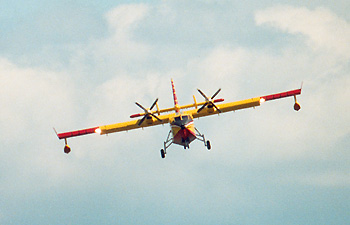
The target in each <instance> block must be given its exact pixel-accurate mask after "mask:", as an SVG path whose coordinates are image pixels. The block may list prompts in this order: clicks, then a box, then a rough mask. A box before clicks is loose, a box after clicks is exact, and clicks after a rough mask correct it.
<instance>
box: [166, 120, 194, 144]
mask: <svg viewBox="0 0 350 225" xmlns="http://www.w3.org/2000/svg"><path fill="white" fill-rule="evenodd" d="M170 125H171V132H172V135H173V143H174V144H178V145H182V146H184V147H185V148H188V147H189V144H190V143H191V142H192V141H194V140H195V139H196V132H195V127H194V124H193V119H192V117H191V116H189V115H180V116H177V117H175V118H174V119H173V120H172V121H171V123H170Z"/></svg>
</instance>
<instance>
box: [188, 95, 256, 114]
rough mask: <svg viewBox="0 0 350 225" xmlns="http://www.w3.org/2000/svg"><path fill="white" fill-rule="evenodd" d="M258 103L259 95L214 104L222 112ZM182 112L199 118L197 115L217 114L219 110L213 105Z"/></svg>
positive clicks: (253, 105) (249, 106)
mask: <svg viewBox="0 0 350 225" xmlns="http://www.w3.org/2000/svg"><path fill="white" fill-rule="evenodd" d="M259 105H260V97H257V98H251V99H246V100H241V101H236V102H229V103H222V104H217V105H216V106H217V107H218V108H219V109H220V111H221V113H224V112H230V111H236V110H239V109H245V108H251V107H255V106H259ZM184 113H185V114H192V116H193V118H199V117H205V116H210V115H214V114H219V113H220V112H219V111H218V110H216V109H215V108H214V107H213V108H206V109H204V110H202V111H200V112H199V113H197V109H192V110H189V111H186V112H184Z"/></svg>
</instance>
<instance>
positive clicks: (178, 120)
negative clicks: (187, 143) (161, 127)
mask: <svg viewBox="0 0 350 225" xmlns="http://www.w3.org/2000/svg"><path fill="white" fill-rule="evenodd" d="M192 121H193V119H192V118H191V117H190V116H188V115H184V116H177V117H175V118H174V122H173V123H172V124H174V125H177V126H183V125H186V124H188V123H189V122H192Z"/></svg>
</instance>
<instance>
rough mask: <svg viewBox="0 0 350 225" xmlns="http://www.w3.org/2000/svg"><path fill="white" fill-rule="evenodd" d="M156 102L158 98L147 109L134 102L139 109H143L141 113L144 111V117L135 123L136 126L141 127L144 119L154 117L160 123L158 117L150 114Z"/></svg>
mask: <svg viewBox="0 0 350 225" xmlns="http://www.w3.org/2000/svg"><path fill="white" fill-rule="evenodd" d="M157 102H158V98H157V99H156V100H155V101H154V102H153V104H152V106H151V108H149V109H146V108H145V107H143V106H142V105H141V104H139V103H137V102H135V104H136V105H137V106H138V107H140V108H141V109H143V111H145V115H144V116H143V117H142V119H141V120H140V121H139V122H138V123H137V125H139V126H141V124H142V123H143V121H145V119H146V118H149V117H154V118H156V119H157V120H158V121H160V122H162V120H161V119H159V117H158V116H156V115H154V113H152V109H153V108H154V106H156V104H157Z"/></svg>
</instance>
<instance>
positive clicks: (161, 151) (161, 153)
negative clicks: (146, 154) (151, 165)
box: [160, 149, 165, 159]
mask: <svg viewBox="0 0 350 225" xmlns="http://www.w3.org/2000/svg"><path fill="white" fill-rule="evenodd" d="M160 156H161V157H162V159H164V158H165V152H164V150H163V149H162V150H160Z"/></svg>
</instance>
